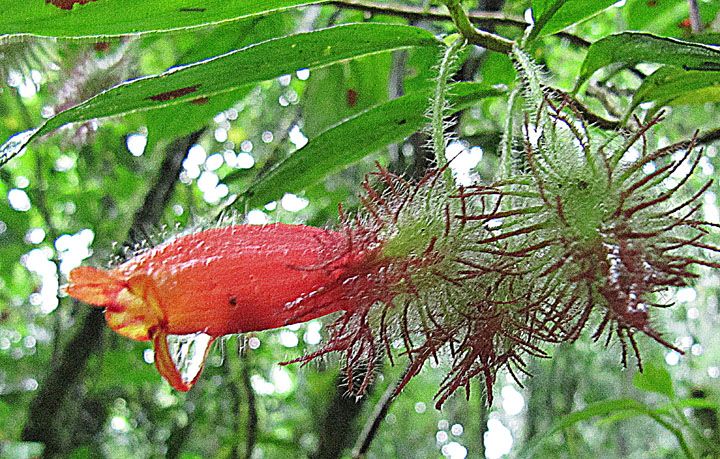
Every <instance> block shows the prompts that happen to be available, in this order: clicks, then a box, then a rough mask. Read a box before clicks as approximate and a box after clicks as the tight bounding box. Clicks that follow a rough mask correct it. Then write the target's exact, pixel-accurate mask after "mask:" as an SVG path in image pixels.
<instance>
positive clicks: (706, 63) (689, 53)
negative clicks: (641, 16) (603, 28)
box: [576, 32, 720, 88]
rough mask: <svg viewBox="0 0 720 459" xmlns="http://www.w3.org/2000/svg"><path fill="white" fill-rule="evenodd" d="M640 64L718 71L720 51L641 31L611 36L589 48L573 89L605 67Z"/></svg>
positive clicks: (707, 46) (719, 67) (712, 47)
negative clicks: (647, 63)
mask: <svg viewBox="0 0 720 459" xmlns="http://www.w3.org/2000/svg"><path fill="white" fill-rule="evenodd" d="M640 62H654V63H658V64H667V65H673V66H676V67H682V68H683V69H685V70H720V48H718V47H715V46H709V45H703V44H699V43H691V42H687V41H682V40H678V39H675V38H665V37H658V36H656V35H652V34H649V33H641V32H623V33H619V34H615V35H610V36H608V37H605V38H603V39H601V40H598V41H596V42H595V43H593V44H592V45H591V46H590V48H589V49H588V53H587V56H586V57H585V61H584V62H583V65H582V68H581V69H580V78H579V79H578V82H577V85H576V88H579V87H580V85H582V83H584V82H585V80H587V79H588V78H589V77H590V76H591V75H592V74H593V73H595V72H596V71H597V70H599V69H601V68H603V67H605V66H608V65H611V64H612V65H625V66H630V65H634V64H638V63H640Z"/></svg>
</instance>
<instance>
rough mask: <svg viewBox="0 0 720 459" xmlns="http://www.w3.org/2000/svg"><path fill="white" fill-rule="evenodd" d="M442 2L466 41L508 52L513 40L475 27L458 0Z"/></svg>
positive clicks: (493, 49) (500, 51)
mask: <svg viewBox="0 0 720 459" xmlns="http://www.w3.org/2000/svg"><path fill="white" fill-rule="evenodd" d="M444 3H445V6H446V7H447V9H448V11H449V12H450V16H451V17H452V20H453V23H454V24H455V27H457V29H458V31H459V32H460V34H461V35H462V36H463V37H465V39H466V40H467V41H468V42H470V43H472V44H474V45H477V46H482V47H483V48H487V49H489V50H492V51H497V52H499V53H504V54H509V53H510V51H511V50H512V47H513V41H511V40H508V39H507V38H505V37H501V36H500V35H495V34H494V33H490V32H485V31H484V30H480V29H477V28H476V27H475V26H474V25H472V23H471V22H470V19H469V18H468V15H467V13H466V12H465V9H464V8H463V7H462V4H461V3H460V0H444Z"/></svg>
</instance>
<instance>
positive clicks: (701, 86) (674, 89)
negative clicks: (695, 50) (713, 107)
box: [630, 66, 720, 116]
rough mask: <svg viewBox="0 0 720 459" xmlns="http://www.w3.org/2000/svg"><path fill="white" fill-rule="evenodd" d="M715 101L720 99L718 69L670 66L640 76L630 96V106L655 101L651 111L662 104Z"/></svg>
mask: <svg viewBox="0 0 720 459" xmlns="http://www.w3.org/2000/svg"><path fill="white" fill-rule="evenodd" d="M718 101H720V72H713V71H700V70H681V69H678V68H677V67H673V66H664V67H661V68H659V69H657V70H656V71H655V72H653V73H652V75H650V76H648V77H647V78H645V80H643V82H642V84H641V85H640V87H639V88H638V90H637V92H635V95H634V96H633V100H632V104H631V107H630V109H631V110H632V109H634V108H635V107H637V106H638V105H640V104H642V103H644V102H655V107H654V109H653V111H657V110H658V109H659V108H661V107H662V106H663V105H685V104H705V103H708V102H718ZM650 116H652V112H651V115H650Z"/></svg>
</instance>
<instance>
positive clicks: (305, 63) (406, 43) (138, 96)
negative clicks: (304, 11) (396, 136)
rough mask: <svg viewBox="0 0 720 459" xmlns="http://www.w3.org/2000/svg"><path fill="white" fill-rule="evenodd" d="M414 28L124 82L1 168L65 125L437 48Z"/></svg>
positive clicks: (331, 32) (9, 146) (242, 52)
mask: <svg viewBox="0 0 720 459" xmlns="http://www.w3.org/2000/svg"><path fill="white" fill-rule="evenodd" d="M437 44H438V41H437V39H436V38H435V37H434V36H433V35H432V34H431V33H430V32H427V31H425V30H423V29H420V28H417V27H409V26H403V25H393V24H376V23H367V24H349V25H342V26H337V27H331V28H328V29H323V30H318V31H315V32H308V33H300V34H295V35H290V36H287V37H282V38H277V39H273V40H268V41H265V42H261V43H258V44H255V45H251V46H248V47H246V48H242V49H239V50H237V51H232V52H229V53H227V54H224V55H221V56H218V57H215V58H212V59H208V60H205V61H201V62H197V63H194V64H190V65H186V66H183V67H178V68H174V69H171V70H169V71H167V72H165V73H162V74H160V75H154V76H150V77H145V78H140V79H137V80H132V81H128V82H126V83H122V84H120V85H118V86H115V87H113V88H110V89H108V90H107V91H104V92H102V93H100V94H98V95H97V96H95V97H93V98H91V99H88V100H86V101H85V102H83V103H81V104H80V105H77V106H75V107H73V108H70V109H68V110H65V111H64V112H61V113H58V114H57V115H55V116H54V117H52V118H50V119H49V120H47V121H46V122H45V124H43V125H42V126H40V128H38V129H37V130H35V131H34V132H31V133H29V134H26V135H24V136H20V137H18V136H16V137H14V138H12V139H10V140H9V141H8V142H7V143H6V144H5V145H3V146H2V147H0V166H1V165H2V164H4V163H6V162H7V161H8V160H10V159H11V158H12V157H13V156H15V155H16V154H18V153H19V152H20V151H21V149H22V148H24V147H25V146H26V145H27V144H28V143H29V142H31V141H32V140H33V139H35V138H37V137H39V136H41V135H43V134H47V133H48V132H51V131H53V130H55V129H57V128H59V127H61V126H63V125H65V124H68V123H74V122H78V121H87V120H91V119H94V118H102V117H106V116H112V115H119V114H123V113H128V112H132V111H137V110H149V109H154V108H160V107H164V106H167V105H171V104H177V103H181V102H188V103H189V102H191V101H198V100H202V98H204V97H208V96H213V95H215V94H221V93H225V92H228V91H231V90H234V89H237V88H239V87H241V86H243V85H246V84H251V83H257V82H259V81H263V80H268V79H270V78H274V77H277V76H280V75H283V74H287V73H291V72H294V71H296V70H298V69H300V68H305V67H307V68H312V67H322V66H326V65H329V64H332V63H335V62H339V61H343V60H346V59H351V58H354V57H358V56H364V55H368V54H374V53H378V52H387V51H392V50H397V49H405V48H410V47H422V46H437Z"/></svg>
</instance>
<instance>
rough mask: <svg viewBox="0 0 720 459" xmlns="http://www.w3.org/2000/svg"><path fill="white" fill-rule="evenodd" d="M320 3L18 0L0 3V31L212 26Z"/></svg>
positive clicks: (60, 33)
mask: <svg viewBox="0 0 720 459" xmlns="http://www.w3.org/2000/svg"><path fill="white" fill-rule="evenodd" d="M322 1H323V0H320V1H308V0H253V1H226V0H204V1H202V2H200V3H198V2H196V1H192V0H143V1H98V2H90V3H87V4H85V5H75V6H74V7H73V9H72V10H70V11H68V10H64V9H61V8H58V7H56V6H54V5H52V4H48V2H46V1H45V0H23V1H18V2H14V1H12V2H4V3H3V14H2V15H0V30H2V33H3V34H7V35H14V34H33V35H44V36H52V37H88V36H102V37H106V36H109V35H123V34H137V33H148V32H159V31H166V30H175V29H181V28H187V27H197V26H205V25H211V24H217V23H219V22H222V21H229V20H237V19H242V18H248V17H253V16H259V15H265V14H269V13H273V12H277V11H283V10H288V9H290V8H296V7H298V6H302V5H307V4H310V3H322Z"/></svg>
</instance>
